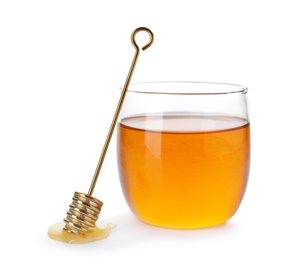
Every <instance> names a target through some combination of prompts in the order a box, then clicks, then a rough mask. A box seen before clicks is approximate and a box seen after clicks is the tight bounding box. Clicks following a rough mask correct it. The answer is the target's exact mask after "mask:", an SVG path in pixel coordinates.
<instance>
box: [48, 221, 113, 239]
mask: <svg viewBox="0 0 303 260" xmlns="http://www.w3.org/2000/svg"><path fill="white" fill-rule="evenodd" d="M64 226H65V222H64V221H63V220H62V221H59V222H57V223H55V224H53V225H52V226H50V228H49V229H48V232H47V233H48V236H49V237H50V238H52V239H54V240H58V241H61V242H65V243H68V244H85V243H90V242H94V241H98V240H102V239H105V238H106V237H107V236H108V234H109V232H110V230H111V229H112V228H114V227H115V226H116V225H115V224H112V223H107V224H106V225H104V226H103V227H101V226H100V225H98V223H97V226H96V227H95V228H94V229H92V230H91V231H89V232H86V233H85V234H73V233H69V232H67V231H66V230H64V229H63V227H64Z"/></svg>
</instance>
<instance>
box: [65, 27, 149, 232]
mask: <svg viewBox="0 0 303 260" xmlns="http://www.w3.org/2000/svg"><path fill="white" fill-rule="evenodd" d="M140 31H144V32H147V33H148V34H149V37H150V39H149V42H148V43H147V44H146V45H145V46H143V47H142V48H141V49H142V50H143V51H144V50H146V49H147V48H149V47H150V46H151V45H152V43H153V40H154V36H153V33H152V32H151V31H150V30H149V29H148V28H145V27H139V28H137V29H136V30H134V31H133V33H132V35H131V42H132V44H133V46H134V48H135V49H136V52H135V55H134V58H133V61H132V64H131V66H130V70H129V73H128V76H127V78H126V81H125V84H124V87H123V89H122V92H121V96H120V99H119V102H118V106H117V108H116V111H115V114H114V117H113V120H112V123H111V126H110V129H109V132H108V135H107V138H106V141H105V144H104V147H103V150H102V153H101V155H100V158H99V161H98V164H97V167H96V170H95V174H94V177H93V179H92V182H91V186H90V188H89V191H88V193H87V194H86V193H82V192H75V194H74V196H73V199H72V203H71V204H70V208H69V211H68V212H67V216H66V218H65V219H64V222H65V226H64V227H63V229H64V230H65V231H67V232H68V233H71V234H75V235H78V234H79V235H85V234H86V233H87V232H89V231H91V230H93V229H94V228H95V227H96V221H97V220H98V217H99V213H100V211H101V207H102V205H103V203H102V201H100V200H98V199H96V198H94V197H92V194H93V191H94V188H95V185H96V182H97V179H98V176H99V173H100V170H101V167H102V164H103V161H104V158H105V154H106V152H107V149H108V146H109V143H110V140H111V137H112V134H113V132H114V128H115V125H116V122H117V119H118V116H119V113H120V110H121V107H122V104H123V101H124V99H125V95H126V92H127V89H128V86H129V83H130V80H131V77H132V75H133V72H134V68H135V66H136V63H137V60H138V57H139V54H140V49H139V47H138V45H137V43H136V41H135V37H136V34H137V33H138V32H140Z"/></svg>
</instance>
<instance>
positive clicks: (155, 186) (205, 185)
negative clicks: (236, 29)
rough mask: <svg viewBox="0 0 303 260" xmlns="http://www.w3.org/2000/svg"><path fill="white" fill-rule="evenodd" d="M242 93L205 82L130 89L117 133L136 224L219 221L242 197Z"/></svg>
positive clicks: (245, 124)
mask: <svg viewBox="0 0 303 260" xmlns="http://www.w3.org/2000/svg"><path fill="white" fill-rule="evenodd" d="M246 96H247V88H246V87H243V86H239V85H232V84H221V83H206V82H148V83H137V84H131V85H130V86H129V89H128V92H127V94H126V98H125V101H124V105H123V107H122V110H121V114H120V119H119V123H118V128H117V161H118V169H119V177H120V182H121V187H122V190H123V194H124V197H125V199H126V201H127V203H128V206H129V208H130V209H131V211H132V212H133V214H134V215H135V216H136V217H137V218H139V219H140V220H141V221H143V222H145V223H148V224H151V225H155V226H160V227H167V228H178V229H193V228H205V227H211V226H215V225H219V224H222V223H224V222H226V221H227V220H228V219H230V218H231V217H232V216H233V215H234V214H235V212H236V211H237V209H238V207H239V205H240V203H241V200H242V198H243V196H244V193H245V189H246V185H247V181H248V174H249V164H250V130H249V129H250V128H249V119H248V111H247V97H246Z"/></svg>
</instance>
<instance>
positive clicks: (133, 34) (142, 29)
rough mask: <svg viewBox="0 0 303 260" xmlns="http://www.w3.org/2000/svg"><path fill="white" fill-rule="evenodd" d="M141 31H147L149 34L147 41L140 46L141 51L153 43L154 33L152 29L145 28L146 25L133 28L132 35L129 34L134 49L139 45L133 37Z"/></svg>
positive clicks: (137, 48)
mask: <svg viewBox="0 0 303 260" xmlns="http://www.w3.org/2000/svg"><path fill="white" fill-rule="evenodd" d="M141 31H144V32H147V33H148V34H149V42H148V43H147V44H146V45H144V46H143V47H142V48H141V49H142V50H143V51H145V50H146V49H147V48H148V47H150V46H151V45H152V44H153V42H154V35H153V33H152V31H151V30H150V29H148V28H146V27H139V28H137V29H136V30H134V31H133V33H132V35H131V41H132V44H133V45H134V47H135V49H136V50H139V47H138V45H137V43H136V39H135V38H136V35H137V33H138V32H141Z"/></svg>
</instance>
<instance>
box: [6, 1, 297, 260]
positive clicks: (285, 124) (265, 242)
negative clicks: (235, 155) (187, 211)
mask: <svg viewBox="0 0 303 260" xmlns="http://www.w3.org/2000/svg"><path fill="white" fill-rule="evenodd" d="M302 11H303V7H302V4H301V2H300V1H293V0H287V1H279V0H276V1H269V0H262V1H258V0H255V1H243V0H242V1H235V0H229V1H216V0H212V1H201V0H200V1H193V0H187V1H178V0H164V1H142V0H141V1H134V0H128V1H124V0H111V1H100V0H99V1H77V0H71V1H66V0H60V1H57V0H52V1H42V0H37V1H32V0H28V1H14V0H11V1H9V0H7V1H5V0H1V1H0V194H1V206H0V225H1V226H0V230H1V235H0V241H1V243H0V248H1V249H0V251H1V255H2V257H5V258H3V259H22V258H26V259H28V258H32V259H38V257H39V259H63V257H65V259H84V258H85V259H117V257H133V259H143V258H144V259H155V258H158V259H159V258H160V259H162V257H164V256H165V257H170V258H174V259H183V258H190V259H274V258H276V257H278V256H279V257H281V259H302V258H303V252H302V233H303V227H302V225H303V224H302V219H303V214H302V198H303V189H302V174H303V171H302V159H303V157H302V145H303V141H302V130H303V129H302V124H300V123H301V122H300V121H301V119H302V93H303V92H302V89H303V86H302V84H303V76H302V74H303V62H302V61H303V47H302V46H303V37H302V28H303V15H302ZM140 26H146V27H148V28H150V29H151V30H152V31H153V33H154V35H155V42H154V44H153V45H152V46H151V47H150V48H149V49H148V50H146V52H142V53H141V55H140V57H139V61H138V64H137V68H136V71H135V73H134V76H133V79H132V82H138V81H149V80H198V81H215V82H226V83H237V84H242V85H245V86H247V87H248V88H249V111H250V119H251V127H252V135H251V138H252V158H251V171H250V179H249V183H248V188H247V192H246V195H245V197H244V200H243V202H242V205H241V207H240V209H239V210H238V212H237V213H236V215H235V216H234V217H233V218H232V219H231V220H230V221H229V222H228V223H227V224H226V225H223V226H219V227H215V228H210V229H204V230H193V231H180V230H166V229H160V228H155V227H151V226H147V225H145V224H142V223H140V222H139V221H137V220H136V219H135V217H134V216H133V215H132V214H131V213H130V211H129V209H128V207H127V206H126V203H125V202H124V198H123V196H122V193H121V190H120V184H119V179H118V173H117V167H116V156H115V149H116V147H115V136H114V138H113V140H112V142H111V145H110V148H109V150H108V154H107V156H106V159H105V162H104V165H103V168H102V171H101V174H100V178H99V181H98V183H97V186H96V189H95V192H94V196H95V197H96V198H99V199H100V200H102V201H103V202H104V207H103V209H102V213H101V215H100V220H102V221H105V222H113V223H115V224H117V227H116V228H114V229H113V230H112V232H111V233H110V236H109V237H108V238H107V239H105V240H103V241H99V242H95V243H91V244H86V245H68V244H64V243H61V242H57V241H54V240H51V239H49V238H48V236H47V229H48V227H49V226H50V225H51V224H53V223H54V222H57V221H59V220H61V219H63V218H64V217H65V212H66V211H67V210H68V206H69V203H70V202H71V198H72V196H73V193H74V191H82V192H87V190H88V188H89V185H90V181H91V179H92V176H93V172H94V170H95V166H96V163H97V160H98V158H99V154H100V152H101V149H102V147H103V143H104V140H105V137H106V134H107V131H108V128H109V124H110V122H111V119H112V115H113V113H114V110H115V108H116V103H117V101H118V98H119V95H120V92H119V87H120V86H121V85H123V84H124V81H125V78H126V76H127V72H128V70H129V66H130V63H131V61H132V58H133V55H134V48H133V46H132V45H131V42H130V35H131V33H132V31H133V30H134V29H135V28H137V27H140ZM2 257H1V258H2ZM163 259H164V258H163Z"/></svg>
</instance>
